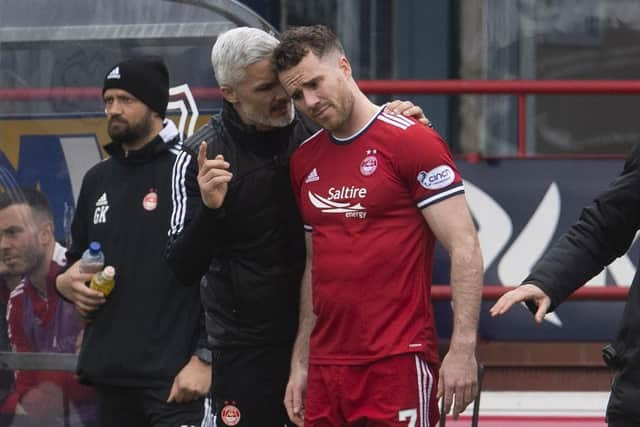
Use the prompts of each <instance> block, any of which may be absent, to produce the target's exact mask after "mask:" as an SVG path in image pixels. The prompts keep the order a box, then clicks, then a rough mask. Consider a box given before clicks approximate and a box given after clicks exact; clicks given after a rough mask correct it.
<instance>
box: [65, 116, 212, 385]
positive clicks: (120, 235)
mask: <svg viewBox="0 0 640 427" xmlns="http://www.w3.org/2000/svg"><path fill="white" fill-rule="evenodd" d="M105 148H106V150H107V151H108V152H109V154H110V155H111V157H109V158H108V159H106V160H104V161H102V162H100V163H98V164H97V165H95V166H93V167H92V168H91V169H90V170H89V171H88V172H87V173H86V175H85V176H84V179H83V182H82V188H81V190H80V194H79V197H78V204H77V209H76V212H75V216H74V219H73V223H72V228H71V233H72V243H71V245H70V247H69V250H68V252H67V259H68V264H72V263H73V262H75V261H76V260H77V259H79V258H80V257H81V256H82V253H83V252H84V250H85V249H86V248H87V246H88V245H89V243H90V242H91V241H94V240H95V241H98V242H100V243H101V244H102V248H103V251H104V254H105V261H106V264H107V265H113V266H114V267H115V269H116V284H115V288H114V290H113V293H112V294H111V295H110V296H109V297H108V298H107V301H106V303H105V304H104V305H103V306H102V307H101V308H100V309H99V310H98V311H97V312H96V316H95V318H94V320H93V321H91V322H90V323H89V324H88V325H87V328H86V331H85V334H84V342H83V346H82V349H81V352H80V356H79V361H78V373H79V375H80V378H81V379H82V380H84V381H86V382H89V383H94V384H109V385H118V386H124V387H129V386H131V387H156V386H166V385H167V384H168V385H169V386H170V385H171V383H172V381H173V379H174V377H175V375H177V373H178V372H179V371H180V370H181V369H182V368H183V367H184V365H185V364H186V363H187V362H188V361H189V358H190V357H191V355H192V354H193V352H194V350H195V349H196V345H197V343H198V339H199V335H200V333H201V332H202V339H203V340H204V337H205V335H204V325H203V319H202V317H203V316H202V309H201V306H200V297H199V294H198V290H197V289H194V288H193V287H186V286H181V285H179V284H178V283H177V281H176V280H175V278H174V276H173V274H172V273H171V270H170V269H169V267H168V265H167V264H166V262H165V260H164V248H165V247H166V244H167V230H168V229H169V228H170V227H172V228H176V229H179V228H180V227H181V226H182V224H183V223H184V221H185V213H186V210H187V209H186V201H187V199H186V189H185V187H186V186H187V185H188V182H189V180H190V179H195V177H196V174H197V163H196V158H195V156H193V155H192V154H191V152H190V151H189V150H186V149H183V148H182V146H181V145H180V142H179V137H178V130H177V129H176V127H175V125H174V124H173V122H171V121H170V120H165V125H164V129H163V130H162V131H161V133H160V134H159V135H158V136H157V137H156V138H155V139H153V140H152V141H151V142H150V143H148V144H147V145H146V146H144V147H143V148H142V149H140V150H138V151H131V152H129V153H128V154H127V153H125V152H124V151H123V149H122V146H121V145H120V144H116V143H111V144H109V145H107V146H106V147H105ZM195 185H196V186H197V182H196V184H195ZM152 193H156V195H157V200H156V201H155V202H154V200H153V199H154V196H153V194H152ZM143 202H144V205H143Z"/></svg>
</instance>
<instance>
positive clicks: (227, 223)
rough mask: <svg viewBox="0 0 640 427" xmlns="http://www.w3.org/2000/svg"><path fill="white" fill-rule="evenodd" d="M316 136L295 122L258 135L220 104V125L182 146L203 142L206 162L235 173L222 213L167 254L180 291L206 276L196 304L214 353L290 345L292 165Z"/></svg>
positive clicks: (201, 220)
mask: <svg viewBox="0 0 640 427" xmlns="http://www.w3.org/2000/svg"><path fill="white" fill-rule="evenodd" d="M313 130H315V128H314V127H313V125H310V124H308V123H307V122H305V121H303V119H302V118H301V117H298V116H296V117H295V119H294V121H293V123H291V124H290V125H288V126H285V127H283V128H279V129H275V130H272V131H270V132H257V131H256V130H255V128H254V127H252V126H246V125H244V124H243V123H242V122H241V121H240V118H239V116H238V114H237V113H236V111H235V110H234V109H233V107H232V106H231V104H229V103H227V102H226V101H225V103H224V106H223V110H222V114H221V117H214V118H212V119H211V121H210V122H209V123H208V124H207V125H205V126H204V127H202V128H201V129H199V130H198V131H197V132H196V133H195V134H194V135H193V136H192V137H191V138H189V140H187V142H186V143H185V145H187V146H189V147H192V148H194V149H197V146H198V145H199V144H200V142H201V141H203V140H206V141H207V142H208V157H209V158H214V157H215V156H216V155H217V154H223V155H224V158H225V160H227V161H228V162H229V163H230V165H231V168H230V171H231V172H232V173H233V178H232V180H231V182H230V184H229V187H228V191H227V195H226V198H225V201H224V203H223V205H222V206H221V207H220V208H219V209H215V210H213V209H209V208H207V207H205V206H204V205H202V206H201V209H200V210H199V213H198V214H196V215H195V217H194V219H193V221H192V222H191V223H190V224H188V225H187V226H186V228H185V231H184V233H181V234H175V235H174V236H173V237H174V238H175V240H172V242H171V246H170V247H169V248H168V251H167V259H168V261H169V264H170V265H171V267H172V268H173V270H174V272H175V274H176V275H177V276H178V277H179V278H180V279H181V280H182V281H184V282H185V283H198V282H199V281H200V278H201V277H202V276H203V275H205V273H206V276H205V278H204V279H203V280H202V281H201V298H202V302H203V305H204V308H205V318H206V325H207V334H208V336H209V344H210V346H211V348H213V349H223V348H237V347H246V346H256V345H271V344H283V343H288V344H291V343H293V340H294V338H295V334H296V331H297V325H298V319H297V318H298V300H299V289H300V280H301V278H302V272H303V270H304V260H305V250H304V232H303V228H302V221H301V219H300V216H299V213H298V209H297V206H296V203H295V199H294V196H293V192H292V190H291V186H290V182H289V158H290V156H291V154H292V153H293V151H294V150H295V149H296V148H297V147H298V145H299V144H300V143H301V142H302V141H304V140H305V139H306V138H307V137H309V136H310V135H311V134H312V131H313ZM196 191H198V195H199V190H196ZM200 203H202V202H200ZM189 216H190V215H189V214H187V217H189Z"/></svg>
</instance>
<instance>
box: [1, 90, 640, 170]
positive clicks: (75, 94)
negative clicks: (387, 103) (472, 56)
mask: <svg viewBox="0 0 640 427" xmlns="http://www.w3.org/2000/svg"><path fill="white" fill-rule="evenodd" d="M358 85H359V86H360V88H361V89H362V90H363V91H364V92H366V93H369V94H430V95H442V94H449V95H456V94H457V95H460V94H487V95H514V96H517V97H518V156H520V157H524V156H526V155H527V150H526V146H527V145H526V102H525V101H526V97H527V96H528V95H552V94H556V95H588V94H602V95H604V94H607V95H638V94H640V80H360V81H358ZM191 91H192V93H193V95H194V96H195V97H196V98H203V99H215V98H220V90H219V89H218V88H203V87H194V88H192V89H191ZM99 96H100V89H99V88H95V87H93V88H91V87H77V88H65V87H52V88H16V89H6V88H5V89H2V88H0V101H2V100H14V101H28V100H42V99H52V98H66V99H68V98H95V97H99Z"/></svg>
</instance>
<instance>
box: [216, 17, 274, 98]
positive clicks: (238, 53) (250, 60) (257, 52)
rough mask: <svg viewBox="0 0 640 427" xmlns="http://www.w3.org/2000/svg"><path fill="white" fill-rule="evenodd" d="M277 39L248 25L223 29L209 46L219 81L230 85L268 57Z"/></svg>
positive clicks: (223, 84) (222, 84)
mask: <svg viewBox="0 0 640 427" xmlns="http://www.w3.org/2000/svg"><path fill="white" fill-rule="evenodd" d="M279 43H280V42H279V41H278V39H276V38H275V37H274V36H272V35H271V34H269V33H267V32H265V31H262V30H259V29H257V28H250V27H238V28H234V29H232V30H229V31H225V32H224V33H222V34H221V35H220V36H219V37H218V39H217V40H216V42H215V43H214V45H213V48H212V49H211V65H212V66H213V72H214V73H215V75H216V80H217V81H218V85H220V86H227V87H233V86H235V85H236V84H238V83H240V82H241V81H242V80H243V79H244V78H245V75H246V68H247V67H248V66H249V65H251V64H255V63H256V62H259V61H262V60H263V59H265V58H271V55H272V54H273V51H274V50H275V48H276V47H277V46H278V44H279Z"/></svg>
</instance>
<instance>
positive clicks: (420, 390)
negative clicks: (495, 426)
mask: <svg viewBox="0 0 640 427" xmlns="http://www.w3.org/2000/svg"><path fill="white" fill-rule="evenodd" d="M274 61H275V65H276V69H277V71H278V73H279V79H280V82H281V83H282V85H283V87H284V88H285V90H286V91H287V93H288V94H289V95H290V96H291V97H292V99H293V100H294V102H295V104H296V106H297V107H298V108H299V109H300V110H301V111H302V112H303V113H305V114H306V115H308V116H309V117H310V118H311V119H312V120H314V121H315V122H316V123H318V124H319V125H320V126H321V127H322V128H323V130H321V131H319V132H317V133H316V134H314V135H313V136H311V137H310V138H309V139H308V140H307V141H305V142H304V143H303V144H302V145H301V146H300V148H298V150H297V151H296V152H295V153H294V155H293V157H292V160H291V165H290V166H291V182H292V186H293V190H294V194H295V196H296V198H297V201H298V205H299V208H300V210H301V213H302V218H303V221H304V224H305V229H306V231H307V233H306V248H307V265H306V269H305V274H304V277H303V280H302V290H301V292H302V297H301V309H300V310H301V313H300V325H299V329H298V336H297V339H296V344H295V346H294V354H293V359H292V364H291V375H290V379H289V384H288V386H287V392H286V395H285V405H286V407H287V411H288V413H289V416H290V417H291V418H292V420H293V421H294V422H296V423H297V424H299V425H302V423H303V422H304V425H305V426H332V425H356V424H357V425H369V424H371V425H374V424H375V425H376V426H379V425H385V426H407V425H408V426H414V425H416V426H429V425H431V426H433V425H435V424H436V423H437V421H438V418H439V416H438V409H437V404H436V401H437V398H439V397H444V403H445V410H446V411H447V412H448V411H449V410H450V409H451V406H452V405H453V415H454V417H457V416H458V414H459V413H460V412H462V411H463V410H464V408H465V407H466V406H467V405H468V404H469V403H470V402H471V401H472V400H473V398H474V397H475V395H476V392H477V363H476V359H475V347H476V334H477V324H478V317H479V310H480V301H481V291H482V272H483V268H482V257H481V253H480V247H479V244H478V238H477V234H476V230H475V227H474V225H473V222H472V220H471V215H470V213H469V209H468V206H467V203H466V199H465V197H464V186H463V183H462V178H461V177H460V174H459V173H458V170H457V168H456V166H455V164H454V163H453V161H452V159H451V155H450V153H449V150H448V148H447V146H446V144H445V142H444V141H443V140H442V139H441V138H440V136H439V135H438V134H437V133H436V132H435V131H434V130H432V129H429V128H427V127H424V126H420V125H418V124H417V123H416V122H415V121H414V120H412V119H410V118H406V117H402V116H398V115H395V114H390V113H386V112H384V111H383V107H379V106H377V105H375V104H373V103H372V102H371V101H369V99H368V98H367V97H366V96H365V95H364V94H363V93H362V92H361V91H360V90H359V88H358V86H357V85H356V83H355V81H354V79H353V76H352V74H351V66H350V64H349V61H348V60H347V58H346V57H345V54H344V50H343V48H342V46H341V44H340V42H339V41H338V40H337V38H336V36H335V35H334V34H333V33H332V32H331V31H330V30H329V29H328V28H326V27H323V26H312V27H298V28H294V29H291V30H288V31H286V32H284V33H283V34H282V37H281V43H280V45H279V46H278V47H277V48H276V51H275V53H274ZM436 239H438V240H439V241H440V242H441V243H442V244H443V246H444V248H445V249H446V250H447V251H448V253H449V256H450V258H451V286H452V291H453V303H454V306H455V310H454V329H453V335H452V337H451V344H450V347H449V352H448V353H447V355H446V356H445V357H444V360H443V361H442V365H441V366H440V369H439V370H438V369H437V367H438V357H437V343H436V333H435V325H434V319H433V312H432V306H431V297H430V286H431V273H432V264H433V248H434V243H435V240H436ZM436 384H437V387H436ZM303 400H304V402H303ZM363 423H364V424H363Z"/></svg>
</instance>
